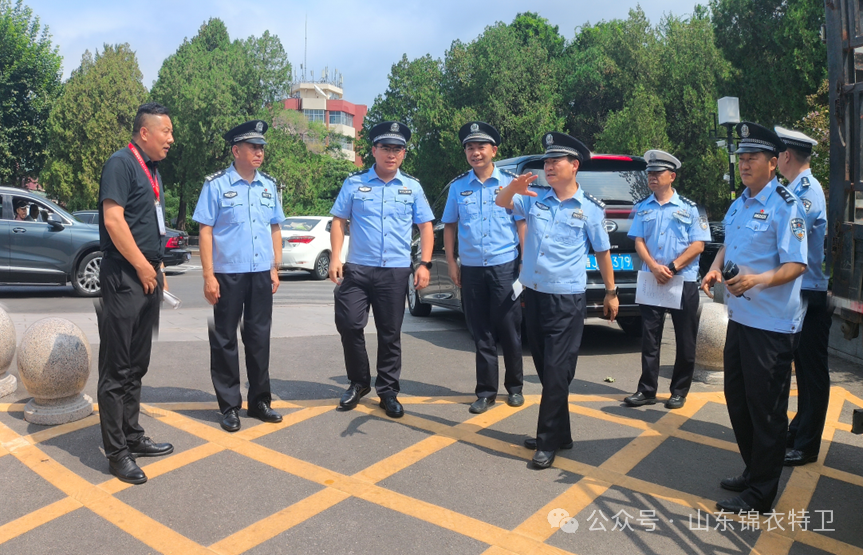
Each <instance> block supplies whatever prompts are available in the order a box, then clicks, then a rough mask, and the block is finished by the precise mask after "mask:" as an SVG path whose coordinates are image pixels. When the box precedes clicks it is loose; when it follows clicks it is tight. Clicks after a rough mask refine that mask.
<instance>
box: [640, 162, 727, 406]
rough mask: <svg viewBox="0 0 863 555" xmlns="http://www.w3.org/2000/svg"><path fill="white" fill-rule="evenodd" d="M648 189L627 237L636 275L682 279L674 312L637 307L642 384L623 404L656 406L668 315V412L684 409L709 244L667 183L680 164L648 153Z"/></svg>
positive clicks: (690, 206)
mask: <svg viewBox="0 0 863 555" xmlns="http://www.w3.org/2000/svg"><path fill="white" fill-rule="evenodd" d="M644 159H645V160H647V185H648V186H649V187H650V190H651V191H653V194H651V195H650V196H649V197H647V198H646V199H644V200H643V201H641V202H639V203H638V204H637V205H636V206H635V217H634V218H633V220H632V226H631V227H630V229H629V236H630V237H632V238H633V239H635V251H636V252H637V253H638V256H640V257H641V260H642V261H643V264H642V267H641V270H642V271H644V272H651V273H653V275H654V277H655V278H656V281H657V282H659V283H660V284H665V283H668V282H669V280H671V278H672V277H674V276H675V275H680V276H682V277H683V280H684V281H683V294H682V295H681V299H680V308H679V309H667V308H665V307H660V306H651V305H646V304H643V305H641V307H640V308H641V321H642V332H641V379H640V380H639V381H638V390H637V391H636V392H635V394H633V395H630V396H629V397H626V398H625V399H624V400H623V401H624V402H625V403H626V404H627V405H629V406H631V407H639V406H642V405H652V404H654V403H656V388H657V383H658V381H659V347H660V345H661V343H662V329H663V327H664V326H665V314H666V313H668V312H670V313H671V321H672V322H673V323H674V338H675V344H676V346H677V354H676V356H675V358H674V373H673V374H672V376H671V397H670V398H669V399H668V401H666V402H665V407H666V408H669V409H679V408H680V407H682V406H683V405H684V403H686V394H687V393H689V386H690V385H692V374H693V372H694V371H695V336H696V335H697V334H698V304H699V301H698V284H697V283H696V282H697V280H698V258H699V257H700V255H701V253H702V252H703V251H704V243H705V241H710V230H709V228H708V225H707V217H706V216H705V215H704V214H702V213H701V212H700V211H699V210H698V206H697V204H696V203H695V202H694V201H691V200H689V199H687V198H685V197H682V196H680V195H679V194H678V193H677V191H675V190H674V189H673V188H672V186H671V185H672V183H674V179H675V178H676V177H677V170H679V169H680V160H678V159H677V158H675V157H674V156H672V155H671V154H669V153H667V152H663V151H661V150H648V151H647V152H646V153H644Z"/></svg>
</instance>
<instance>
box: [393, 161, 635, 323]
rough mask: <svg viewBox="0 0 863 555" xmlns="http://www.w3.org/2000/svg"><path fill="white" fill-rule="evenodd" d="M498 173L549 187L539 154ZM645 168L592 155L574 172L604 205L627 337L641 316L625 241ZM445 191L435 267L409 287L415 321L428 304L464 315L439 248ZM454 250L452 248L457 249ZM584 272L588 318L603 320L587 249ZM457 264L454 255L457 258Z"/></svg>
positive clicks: (631, 252)
mask: <svg viewBox="0 0 863 555" xmlns="http://www.w3.org/2000/svg"><path fill="white" fill-rule="evenodd" d="M495 165H496V166H497V167H498V168H501V169H505V170H509V171H511V172H513V173H515V174H519V175H521V174H523V173H526V172H532V173H534V174H535V175H537V176H539V178H538V179H537V180H536V181H535V182H534V185H539V186H545V187H547V186H548V182H546V180H545V171H544V170H543V160H542V156H541V155H531V156H520V157H518V158H509V159H507V160H501V161H499V162H496V163H495ZM646 167H647V164H646V163H645V161H644V159H643V158H641V157H638V156H618V155H605V154H597V155H594V156H593V157H592V158H591V159H590V160H589V161H587V162H584V163H583V164H582V165H581V167H580V168H579V170H578V177H577V179H578V183H579V185H580V186H582V187H584V190H585V191H586V192H588V193H590V194H592V195H593V196H595V197H597V198H599V199H601V200H602V201H603V202H604V203H605V215H606V219H605V220H604V224H605V229H606V230H608V235H609V238H610V240H611V259H612V262H613V264H614V282H615V284H616V285H617V286H619V287H620V312H619V313H618V316H617V323H618V324H619V325H620V327H621V329H623V331H624V332H626V333H627V334H628V335H634V336H638V335H640V334H641V311H640V310H639V307H638V305H637V304H636V303H635V287H636V281H637V279H636V278H637V275H638V270H640V269H641V258H639V256H638V255H637V254H636V253H635V242H634V241H633V240H632V239H630V238H629V237H627V235H626V234H627V233H628V232H629V226H630V224H631V222H632V218H631V216H632V210H633V208H634V206H635V203H636V202H638V201H639V200H641V199H643V198H645V197H647V196H648V195H649V194H650V189H649V188H648V186H647V172H646V171H645V168H646ZM448 193H449V187H446V188H444V190H443V191H441V194H440V196H438V198H437V200H436V201H435V203H434V206H432V210H433V211H434V214H435V218H437V219H436V220H435V222H434V252H433V253H432V262H433V266H432V269H431V279H430V280H429V285H428V287H426V288H425V289H422V290H421V291H417V290H415V289H414V287H413V276H411V279H410V287H409V290H408V307H409V309H410V313H411V314H412V315H414V316H427V315H428V314H429V313H430V312H431V307H432V305H435V306H440V307H444V308H451V309H455V310H462V301H461V290H460V289H459V288H458V287H456V286H455V284H454V283H453V281H452V280H451V279H450V278H449V271H448V269H447V262H446V253H445V252H444V244H443V229H444V224H443V223H441V222H440V220H439V218H440V217H441V215H442V214H443V209H444V206H446V200H447V194H448ZM457 248H458V246H456V249H457ZM590 252H591V254H590V255H589V266H588V269H587V315H588V316H602V300H603V297H604V296H605V285H604V284H603V282H602V276H601V275H600V273H599V270H598V269H597V267H596V259H595V258H594V256H593V254H592V253H593V250H592V249H591V251H590ZM411 259H412V262H413V267H414V268H416V267H417V264H418V263H419V261H420V259H419V238H418V237H416V238H415V240H414V242H413V248H412V251H411ZM456 259H458V253H456Z"/></svg>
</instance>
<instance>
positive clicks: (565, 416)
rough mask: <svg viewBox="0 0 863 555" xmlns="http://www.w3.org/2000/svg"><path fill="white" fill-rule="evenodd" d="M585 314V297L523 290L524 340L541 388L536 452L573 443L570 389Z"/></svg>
mask: <svg viewBox="0 0 863 555" xmlns="http://www.w3.org/2000/svg"><path fill="white" fill-rule="evenodd" d="M586 314H587V302H586V297H585V294H584V293H579V294H576V295H565V294H560V295H559V294H550V293H540V292H538V291H534V290H533V289H529V288H525V289H524V317H525V324H526V325H527V337H528V342H529V344H530V351H531V354H532V355H533V364H534V366H536V373H537V375H538V376H539V381H540V383H541V384H542V398H541V400H540V403H539V418H538V420H537V424H536V448H537V450H539V451H554V450H556V449H557V448H558V447H560V446H561V445H563V444H564V443H569V442H571V441H572V430H571V427H570V422H569V385H570V384H571V383H572V379H573V378H574V377H575V365H576V363H577V362H578V351H579V349H580V348H581V334H582V331H584V317H585V315H586Z"/></svg>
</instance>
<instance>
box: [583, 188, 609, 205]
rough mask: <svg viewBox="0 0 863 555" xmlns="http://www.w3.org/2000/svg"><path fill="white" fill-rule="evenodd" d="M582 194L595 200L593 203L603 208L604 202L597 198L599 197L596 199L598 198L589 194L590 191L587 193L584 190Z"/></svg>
mask: <svg viewBox="0 0 863 555" xmlns="http://www.w3.org/2000/svg"><path fill="white" fill-rule="evenodd" d="M584 196H585V197H586V198H588V199H590V200H592V201H593V202H595V203H596V204H597V205H598V206H599V207H600V208H605V203H604V202H602V201H601V200H599V199H598V198H596V197H595V196H593V195H591V194H590V193H588V192H587V191H585V192H584Z"/></svg>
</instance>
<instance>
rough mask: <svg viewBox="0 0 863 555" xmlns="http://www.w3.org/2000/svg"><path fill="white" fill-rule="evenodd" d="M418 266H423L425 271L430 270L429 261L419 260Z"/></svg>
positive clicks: (430, 264)
mask: <svg viewBox="0 0 863 555" xmlns="http://www.w3.org/2000/svg"><path fill="white" fill-rule="evenodd" d="M420 266H425V267H426V269H427V270H431V268H432V263H431V260H429V261H428V262H425V261H423V260H420Z"/></svg>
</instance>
